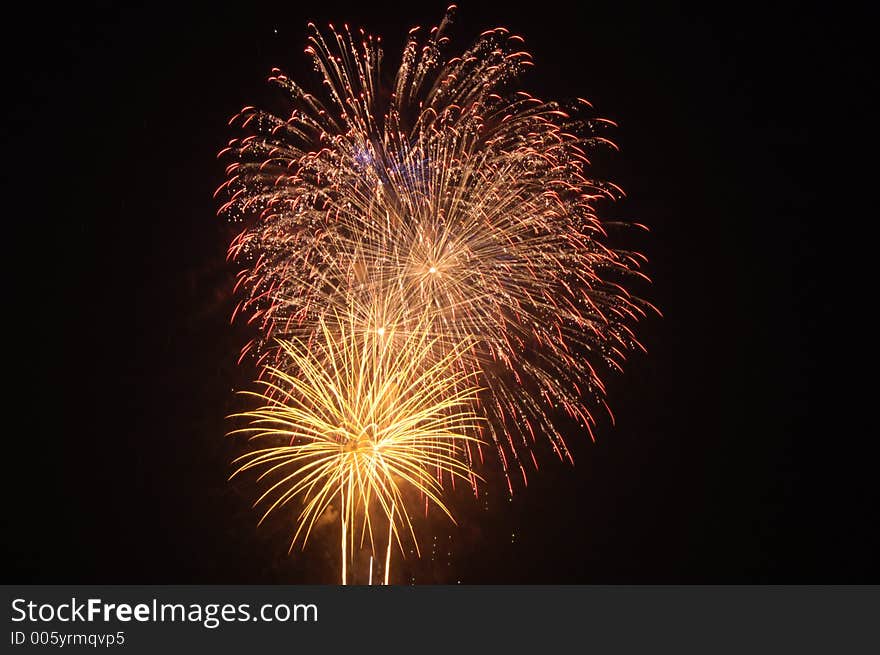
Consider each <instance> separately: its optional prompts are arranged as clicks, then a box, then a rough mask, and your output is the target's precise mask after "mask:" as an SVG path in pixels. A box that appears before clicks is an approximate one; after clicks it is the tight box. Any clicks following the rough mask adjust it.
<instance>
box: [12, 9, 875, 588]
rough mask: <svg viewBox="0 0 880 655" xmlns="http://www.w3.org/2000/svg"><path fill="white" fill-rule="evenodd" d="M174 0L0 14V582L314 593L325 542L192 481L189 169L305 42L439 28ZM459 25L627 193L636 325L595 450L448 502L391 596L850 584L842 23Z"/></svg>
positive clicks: (672, 20)
mask: <svg viewBox="0 0 880 655" xmlns="http://www.w3.org/2000/svg"><path fill="white" fill-rule="evenodd" d="M183 4H184V3H177V4H169V5H161V6H160V5H159V4H155V3H152V4H150V6H149V7H147V8H144V9H124V10H123V9H119V8H115V7H111V6H106V7H99V6H93V7H90V8H84V7H79V8H76V9H58V8H52V9H51V10H49V8H48V6H42V5H37V4H36V3H33V7H32V8H30V9H27V8H25V13H23V14H22V15H20V16H18V17H14V18H13V17H9V20H7V21H6V35H5V37H4V46H3V47H4V50H5V52H4V53H3V61H4V65H5V66H4V68H5V76H4V77H5V84H4V86H5V91H6V93H5V95H6V99H5V100H4V101H3V107H4V111H5V112H6V119H5V121H4V122H3V133H4V143H5V147H4V149H3V159H4V161H3V169H4V173H3V185H4V188H5V191H4V194H3V197H4V202H3V205H2V207H3V218H4V225H3V230H4V245H5V251H6V255H7V256H6V258H5V259H6V271H5V276H4V278H5V280H4V281H5V288H6V290H7V302H6V311H5V312H4V316H5V320H4V323H5V326H6V331H7V336H6V339H5V344H4V346H5V348H4V350H5V352H6V363H7V367H6V377H7V391H6V392H4V398H5V401H6V402H5V403H4V407H3V409H4V412H3V413H4V416H5V418H6V419H7V421H6V423H7V429H6V430H4V438H3V444H4V446H3V462H4V467H3V477H4V482H5V484H6V488H7V490H6V494H5V499H6V511H4V513H3V521H4V523H5V525H4V530H3V535H4V536H3V542H4V547H5V548H6V549H7V551H8V552H7V555H6V557H5V558H4V563H5V574H4V576H3V581H4V582H35V583H36V582H43V583H47V582H56V583H65V582H71V583H241V582H254V583H264V582H278V583H282V582H284V583H295V582H329V581H333V580H335V576H336V573H335V566H336V564H335V561H336V553H335V550H332V549H331V548H330V547H329V545H327V544H324V543H322V542H321V540H320V539H319V540H317V541H316V542H315V544H314V545H313V546H310V548H309V549H308V550H307V551H306V552H305V553H304V554H295V556H294V557H288V556H287V555H286V549H287V541H286V539H287V536H286V530H287V528H286V527H285V526H284V525H282V524H279V523H277V522H276V523H275V524H272V523H270V525H268V526H265V527H264V528H260V529H257V528H256V526H255V523H256V518H257V515H256V514H255V512H254V511H253V510H251V508H250V506H249V503H250V500H251V499H252V491H253V490H252V488H250V487H248V486H247V484H245V483H237V484H228V483H227V482H226V476H227V475H228V473H229V470H230V469H229V467H228V462H229V459H230V457H231V456H232V454H233V453H234V448H233V446H232V444H230V442H229V440H227V439H226V438H224V433H225V431H226V429H227V428H228V427H229V426H228V425H227V423H226V421H225V420H224V416H225V415H226V414H227V413H228V412H229V411H230V408H231V407H233V403H234V400H233V398H234V397H233V389H236V388H240V387H242V386H243V385H245V384H246V383H247V381H248V379H249V378H250V376H251V373H252V372H251V371H248V370H247V369H246V368H242V367H239V366H237V365H236V364H235V359H236V357H237V353H238V349H239V348H240V347H241V345H243V343H244V342H245V340H246V338H247V330H246V329H245V328H244V327H243V326H241V325H232V326H231V325H230V324H229V320H228V318H229V316H230V314H231V311H232V308H233V301H232V298H231V286H232V283H231V275H232V274H233V272H234V269H233V268H232V267H230V266H229V265H227V264H226V262H225V248H226V245H227V243H228V240H229V238H230V236H231V234H232V232H231V230H230V228H229V227H228V226H227V225H225V224H224V222H223V221H221V220H220V219H218V218H216V216H215V210H216V205H215V203H214V201H213V200H212V193H213V191H214V190H215V188H216V187H217V186H218V185H219V184H220V183H221V182H222V180H223V169H222V165H221V164H220V163H219V162H217V160H216V159H215V154H216V152H217V151H218V150H219V149H220V148H221V147H223V145H225V143H226V141H227V140H228V139H229V138H231V137H232V136H233V135H234V133H233V132H232V131H231V130H230V129H228V128H227V127H226V121H227V120H228V119H229V118H230V117H231V116H232V115H233V114H234V113H235V112H237V110H238V109H239V108H240V107H241V106H243V105H248V104H255V105H262V106H267V105H268V104H269V103H277V101H278V100H279V96H278V95H276V93H275V92H274V91H272V89H271V88H270V87H268V85H266V84H265V78H266V76H267V75H268V72H269V70H270V68H271V67H272V66H278V67H281V68H283V69H284V70H285V71H287V72H288V73H289V74H290V75H291V76H293V77H295V78H296V79H299V80H304V81H307V82H312V81H314V80H315V78H314V77H313V76H312V73H311V70H310V66H309V64H308V61H307V59H306V57H305V56H304V55H303V53H302V49H303V46H304V37H305V34H306V29H305V28H306V23H307V22H308V21H309V20H312V21H315V22H317V23H318V24H325V23H326V22H327V21H331V22H334V23H337V24H341V23H343V22H348V23H349V24H351V25H353V26H359V25H362V26H364V27H365V28H367V29H369V30H370V31H372V32H373V33H377V34H381V35H382V36H383V40H384V42H385V55H386V70H389V71H390V70H393V69H394V67H395V66H396V62H397V61H398V58H399V52H400V46H401V45H402V42H403V38H404V36H405V34H406V32H407V30H408V29H409V28H410V27H411V26H413V25H417V24H421V25H425V26H430V25H433V24H436V22H437V21H439V20H440V18H441V17H442V14H443V10H444V8H445V5H444V4H442V3H440V2H437V3H434V4H432V3H425V2H420V3H412V4H411V6H406V7H400V6H399V5H398V3H390V2H387V3H386V2H381V3H380V2H375V3H366V2H364V3H350V4H349V3H342V2H337V1H335V0H327V2H314V3H308V4H306V3H302V4H298V3H296V2H285V3H279V4H278V5H277V6H275V5H269V4H264V3H253V4H250V3H238V4H237V5H235V6H231V7H217V6H212V7H208V8H203V9H194V8H187V7H184V6H183ZM461 4H462V6H461V7H460V10H459V12H458V17H457V20H456V24H455V26H454V27H453V30H452V32H451V34H452V36H453V42H452V45H451V48H450V52H454V51H460V50H461V49H462V48H463V47H465V46H466V45H467V44H469V43H470V41H471V40H472V39H473V37H474V36H476V35H477V34H478V33H479V32H480V31H482V30H483V29H486V28H489V27H494V26H496V25H499V24H500V25H504V26H506V27H509V28H510V29H511V30H512V31H514V32H516V33H518V34H522V35H523V36H524V37H525V38H526V47H527V48H528V49H529V50H530V51H531V52H532V53H533V54H534V55H535V60H536V63H537V66H536V67H535V69H533V70H532V71H531V72H530V73H529V74H528V75H527V76H526V78H525V80H524V86H525V87H526V88H528V89H529V90H531V91H533V92H535V93H536V94H538V95H540V96H543V97H575V96H582V97H587V98H589V99H590V100H591V101H592V102H593V103H594V105H595V106H596V108H597V110H598V112H599V114H600V115H603V116H607V117H610V118H613V119H614V120H616V121H617V122H618V123H619V124H620V127H619V129H618V130H616V131H615V133H614V135H613V136H614V137H615V140H616V142H617V143H618V144H619V145H620V146H621V150H622V152H621V153H620V154H619V155H618V156H615V157H613V158H608V159H607V161H606V160H605V159H604V158H603V160H602V162H601V169H599V170H597V175H599V176H600V177H606V178H610V179H612V180H614V181H616V182H617V183H619V184H620V185H621V186H622V187H623V188H624V189H625V190H626V191H627V193H628V198H627V199H626V200H624V201H623V202H621V203H618V204H617V205H616V206H614V207H608V208H606V209H605V212H606V214H605V215H607V216H609V217H612V216H613V217H621V218H631V219H634V220H637V221H639V222H642V223H645V224H647V225H649V226H650V227H651V229H652V233H651V235H649V236H648V237H638V236H633V237H632V239H633V241H632V242H630V243H629V244H628V245H635V246H636V247H639V248H641V249H642V250H643V251H644V252H646V253H647V254H648V255H649V257H650V258H651V263H650V266H649V268H648V272H649V274H650V275H651V276H652V278H653V279H654V285H653V286H652V287H651V288H650V289H649V290H648V291H647V294H648V295H649V297H650V299H651V300H652V301H654V302H655V303H656V304H657V305H658V306H659V307H660V308H661V309H662V310H663V313H664V318H663V319H658V318H654V319H650V320H648V321H646V322H645V323H644V324H643V325H642V326H641V330H640V336H641V337H642V338H643V341H644V343H645V344H646V346H647V348H648V351H649V353H648V354H647V355H641V356H636V357H634V358H633V359H632V360H631V361H630V364H629V367H628V370H627V371H626V373H625V375H623V376H617V377H615V376H612V378H611V380H610V404H611V406H612V408H613V409H614V410H615V414H616V416H617V419H618V420H617V425H616V426H615V427H611V426H610V425H608V424H607V423H606V424H603V425H601V426H600V429H599V432H598V434H599V439H598V442H597V443H596V444H592V443H591V442H590V441H589V439H588V438H587V437H586V435H577V434H573V435H571V438H570V442H571V445H572V447H573V451H574V455H575V458H576V462H577V464H576V466H575V467H570V466H568V465H565V464H563V463H561V462H558V461H555V460H553V459H552V457H548V456H547V453H543V454H542V457H541V464H542V471H541V472H540V473H539V474H536V475H532V476H531V477H530V485H529V487H528V488H526V489H523V488H522V487H521V486H518V488H517V493H516V495H515V497H514V498H513V500H512V501H511V500H508V498H506V497H505V495H504V494H503V493H501V492H500V491H499V490H498V489H495V488H490V489H489V490H488V492H489V493H488V496H486V497H484V498H481V499H480V500H479V501H476V500H473V499H471V498H469V497H468V496H467V495H463V496H462V497H461V498H459V499H457V500H456V507H457V511H458V513H459V516H460V517H461V526H460V527H459V528H457V529H456V528H451V527H449V526H447V525H445V524H441V523H439V522H438V523H436V524H433V523H432V524H431V526H429V528H430V529H428V530H426V532H425V539H424V543H423V546H426V547H427V546H430V548H426V552H431V553H434V554H432V555H431V556H427V555H426V557H425V558H424V559H423V561H421V562H418V563H417V562H414V561H410V562H409V563H408V564H402V565H401V567H400V569H399V571H400V573H399V579H398V580H397V581H398V582H408V581H411V580H412V579H415V581H416V582H432V581H440V582H457V581H461V582H463V583H493V582H499V583H506V582H525V583H532V582H540V583H576V582H577V583H661V582H662V583H747V582H758V583H807V582H809V583H844V582H850V583H858V582H874V583H876V582H878V581H880V575H878V573H880V564H878V560H877V557H876V553H877V552H878V551H880V539H878V527H877V515H876V505H875V501H876V499H877V493H876V491H877V484H876V482H875V480H874V477H873V476H874V473H875V471H876V462H877V457H876V456H877V454H878V448H877V446H876V431H875V430H873V429H868V428H866V427H863V426H862V425H860V422H859V421H858V420H857V419H856V414H857V413H858V410H859V408H862V407H868V408H870V404H869V403H870V400H869V399H867V396H868V385H869V384H870V383H869V382H867V381H863V380H866V379H870V376H869V375H860V372H861V371H860V369H867V370H868V372H870V366H869V364H868V363H867V356H868V355H869V354H870V353H871V352H872V351H873V347H872V346H871V345H870V344H871V340H872V338H873V330H872V329H871V328H870V327H869V326H870V325H871V321H870V319H869V318H868V316H869V313H868V309H869V308H870V305H871V300H872V298H871V297H870V295H866V296H862V297H861V298H860V300H859V302H849V301H848V300H845V299H846V298H847V297H848V294H850V293H851V291H848V290H851V289H853V288H854V286H855V285H856V284H857V283H858V281H859V279H860V277H861V273H860V272H859V269H860V266H861V264H860V262H864V261H868V262H869V263H870V261H872V257H873V256H872V255H871V247H870V244H869V243H865V242H864V241H863V239H865V236H864V235H867V234H868V233H869V232H868V231H867V230H866V226H869V225H870V224H871V223H872V222H873V221H874V220H875V218H876V212H875V211H874V212H871V211H868V210H866V209H862V208H860V207H859V206H858V205H859V203H860V202H861V199H862V198H864V197H868V196H869V195H870V191H871V189H870V180H869V179H868V172H869V171H871V170H872V167H871V165H870V164H869V163H865V162H870V158H869V152H865V153H864V154H863V151H865V150H867V146H863V145H862V143H863V141H864V139H865V138H866V137H867V134H868V133H869V131H868V130H866V129H865V128H864V126H863V123H867V116H868V111H869V109H868V108H867V107H866V105H865V104H863V103H862V101H861V100H860V98H859V96H860V94H861V93H862V90H863V89H864V87H865V86H866V85H867V84H868V82H869V80H870V79H871V78H872V75H869V74H868V73H867V72H865V71H864V67H865V65H866V64H867V63H868V61H869V56H868V53H869V44H870V41H869V40H868V39H866V38H865V36H864V35H863V34H861V31H862V30H861V28H862V26H864V25H866V24H867V23H866V19H865V17H864V16H861V15H860V14H859V12H856V11H852V10H849V9H846V8H845V7H843V6H841V5H837V4H836V3H835V7H836V11H835V13H833V14H832V13H831V10H829V9H827V8H824V5H823V8H819V7H811V6H810V5H809V4H806V5H805V4H803V3H794V2H793V3H790V4H773V3H759V4H753V5H749V4H742V3H735V4H732V5H730V6H727V7H724V6H719V7H712V8H710V7H709V5H712V4H713V3H700V5H694V6H693V7H687V6H684V5H676V4H671V3H662V4H661V5H659V6H656V5H655V3H646V6H645V7H642V6H639V5H635V4H628V3H621V2H602V3H598V2H597V3H586V2H578V3H558V2H554V3H545V4H541V3H532V5H531V7H529V8H525V7H524V8H518V7H515V6H508V5H507V3H501V2H498V3H492V4H486V3H480V4H479V5H478V4H477V3H474V2H463V3H461ZM701 5H703V6H701ZM59 12H60V13H59ZM276 30H277V33H276ZM874 167H876V166H874ZM862 178H864V179H865V180H866V184H864V185H863V184H860V181H861V179H862ZM864 204H865V205H867V202H865V203H864ZM861 279H864V278H861ZM333 548H335V546H334V547H333Z"/></svg>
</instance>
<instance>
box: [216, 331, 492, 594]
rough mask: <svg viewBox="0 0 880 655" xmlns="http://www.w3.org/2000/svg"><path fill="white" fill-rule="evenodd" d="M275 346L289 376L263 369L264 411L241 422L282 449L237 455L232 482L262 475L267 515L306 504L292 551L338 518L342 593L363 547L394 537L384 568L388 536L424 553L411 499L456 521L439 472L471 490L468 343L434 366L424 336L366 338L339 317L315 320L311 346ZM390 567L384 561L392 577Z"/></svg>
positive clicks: (371, 334) (430, 342)
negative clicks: (328, 518) (464, 359)
mask: <svg viewBox="0 0 880 655" xmlns="http://www.w3.org/2000/svg"><path fill="white" fill-rule="evenodd" d="M279 346H280V354H281V356H280V357H279V358H278V361H279V362H280V363H281V365H283V366H284V368H283V369H282V368H279V367H275V366H269V367H268V369H267V371H268V376H267V379H266V380H264V381H263V382H262V386H263V389H264V390H263V391H262V392H260V393H251V394H250V395H252V396H255V397H256V398H257V399H258V400H259V401H260V403H261V404H262V406H260V407H259V408H257V409H254V410H251V411H247V412H244V413H243V414H240V415H238V416H239V417H243V418H245V419H247V420H248V422H249V425H248V427H244V428H241V429H240V430H237V431H236V433H244V434H247V435H249V436H250V438H251V439H253V440H268V441H270V442H272V441H274V442H275V443H274V444H273V445H268V446H266V447H263V448H259V449H257V450H254V451H252V452H248V453H247V454H245V455H244V456H242V457H240V458H239V459H238V460H237V461H236V464H237V465H238V468H237V469H236V471H235V473H233V475H238V474H239V473H242V472H244V471H247V470H250V469H258V470H260V471H261V474H260V476H259V479H260V480H261V481H263V482H265V483H266V485H267V488H266V490H265V492H264V493H263V494H262V496H260V498H259V499H258V500H257V503H256V504H257V505H263V506H265V509H264V514H263V518H266V516H268V515H269V514H270V513H272V512H273V511H276V510H278V509H280V508H282V507H284V506H285V505H287V504H288V503H290V502H291V501H293V500H294V499H296V500H298V501H299V504H300V506H301V510H300V511H299V516H298V517H297V520H296V525H297V527H296V531H295V533H294V536H293V540H292V542H291V549H292V548H293V546H294V544H295V543H296V542H297V541H298V540H301V541H302V543H303V545H305V542H306V541H307V540H308V538H309V535H310V533H311V531H312V529H313V528H314V527H315V525H316V523H317V522H318V520H319V519H320V518H321V517H322V516H324V515H325V514H329V513H331V512H333V511H338V512H339V518H340V521H341V525H342V539H341V553H342V582H343V584H345V583H346V564H347V562H348V561H349V560H350V559H351V557H352V552H353V550H354V549H355V548H356V547H357V546H358V545H363V543H364V542H365V541H367V542H368V543H369V545H370V547H371V549H372V550H373V551H375V542H376V539H377V537H378V536H379V535H385V534H386V533H387V535H388V536H387V539H388V542H387V548H388V555H387V558H389V559H390V551H391V542H392V537H393V539H394V541H395V542H396V543H397V544H398V545H399V546H400V548H401V549H402V548H403V543H402V539H403V538H405V537H411V538H412V541H413V543H414V544H415V546H416V548H418V542H417V540H416V537H415V532H414V530H413V527H412V523H411V520H410V509H411V508H410V507H409V505H411V504H412V502H413V501H414V500H415V501H418V500H419V498H427V499H429V500H430V501H432V502H433V503H434V504H435V505H436V506H437V507H439V508H440V509H441V510H442V511H443V512H444V513H446V514H447V515H448V516H449V517H450V518H451V517H452V515H451V513H450V512H449V509H448V508H447V507H446V505H445V504H444V502H443V500H442V499H441V492H442V489H441V481H440V480H439V479H438V476H437V471H438V470H439V471H442V472H444V473H446V474H448V475H450V476H454V477H461V478H465V479H467V480H468V481H469V482H470V481H472V477H473V474H472V472H471V471H470V469H469V468H468V466H467V465H466V463H465V460H464V458H463V456H462V453H461V451H462V449H463V447H464V444H465V443H467V442H470V441H475V440H476V437H475V436H474V435H475V434H476V430H477V425H478V419H477V417H476V416H475V415H474V414H473V412H472V411H471V410H470V406H471V404H472V402H473V401H474V399H475V397H476V391H477V390H476V389H475V388H474V387H473V386H471V385H470V379H471V378H472V377H473V376H472V375H471V374H469V373H467V372H466V371H465V370H464V369H463V368H462V367H460V366H456V361H457V359H458V358H460V357H461V356H462V354H463V352H464V350H465V348H464V346H457V347H450V348H445V349H444V350H443V355H442V356H440V357H436V356H435V352H436V346H437V341H436V338H435V337H432V336H431V334H430V331H429V330H426V329H412V330H409V331H403V330H401V331H400V333H398V330H396V329H395V328H394V327H392V326H386V327H385V329H384V330H382V331H380V330H377V329H364V327H363V326H362V325H360V324H358V323H357V322H356V321H355V320H352V318H351V317H348V318H346V317H336V320H334V321H333V322H332V323H331V322H329V321H327V320H324V319H320V320H319V322H318V327H317V329H316V335H315V338H314V339H313V340H312V342H311V343H306V342H303V341H300V340H298V339H294V340H292V341H281V342H279ZM377 515H378V517H379V519H381V521H382V522H383V527H382V529H381V531H380V532H377V526H376V525H374V524H375V523H376V522H377V520H378V519H377ZM384 526H387V527H384ZM383 539H384V536H383ZM387 567H388V559H386V580H387V575H388V573H387Z"/></svg>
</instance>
